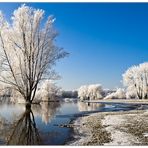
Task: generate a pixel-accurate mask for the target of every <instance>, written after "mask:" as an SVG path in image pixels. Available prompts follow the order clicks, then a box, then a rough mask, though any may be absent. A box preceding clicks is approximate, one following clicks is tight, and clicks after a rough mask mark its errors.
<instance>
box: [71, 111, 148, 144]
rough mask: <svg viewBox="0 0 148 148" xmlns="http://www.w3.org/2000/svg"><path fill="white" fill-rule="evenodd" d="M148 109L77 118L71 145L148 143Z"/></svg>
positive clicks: (103, 113)
mask: <svg viewBox="0 0 148 148" xmlns="http://www.w3.org/2000/svg"><path fill="white" fill-rule="evenodd" d="M147 116H148V110H138V111H137V110H135V111H124V112H123V111H121V112H102V113H101V112H100V113H95V114H92V115H90V116H86V117H80V118H78V119H77V120H75V122H74V124H75V125H79V126H75V127H74V140H73V141H72V142H71V143H70V145H79V146H82V145H148V136H147V135H148V134H147V133H148V126H147V125H148V119H147Z"/></svg>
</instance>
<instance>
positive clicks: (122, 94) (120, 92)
mask: <svg viewBox="0 0 148 148" xmlns="http://www.w3.org/2000/svg"><path fill="white" fill-rule="evenodd" d="M125 98H126V93H125V90H124V89H122V88H118V89H117V90H116V92H113V93H111V94H109V95H107V96H106V97H105V98H104V99H125Z"/></svg>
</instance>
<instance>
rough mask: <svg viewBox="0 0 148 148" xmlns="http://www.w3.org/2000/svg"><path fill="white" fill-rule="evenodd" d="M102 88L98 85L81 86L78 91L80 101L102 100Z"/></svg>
mask: <svg viewBox="0 0 148 148" xmlns="http://www.w3.org/2000/svg"><path fill="white" fill-rule="evenodd" d="M102 92H103V90H102V86H101V85H100V84H92V85H83V86H81V87H80V88H79V89H78V97H79V98H80V100H94V99H99V98H102Z"/></svg>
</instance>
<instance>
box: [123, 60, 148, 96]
mask: <svg viewBox="0 0 148 148" xmlns="http://www.w3.org/2000/svg"><path fill="white" fill-rule="evenodd" d="M123 84H124V86H126V87H127V92H128V96H129V94H131V95H132V96H136V97H138V98H139V99H146V98H148V62H145V63H142V64H139V65H138V66H132V67H130V68H129V69H128V70H127V71H126V72H125V73H124V74H123Z"/></svg>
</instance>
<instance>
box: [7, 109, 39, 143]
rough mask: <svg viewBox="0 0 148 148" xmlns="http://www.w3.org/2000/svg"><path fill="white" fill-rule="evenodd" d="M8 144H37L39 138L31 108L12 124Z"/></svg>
mask: <svg viewBox="0 0 148 148" xmlns="http://www.w3.org/2000/svg"><path fill="white" fill-rule="evenodd" d="M7 144H8V145H39V144H41V138H40V135H39V132H38V129H37V128H36V123H35V119H34V115H33V112H32V110H31V109H30V110H29V109H27V110H26V111H25V113H24V114H23V115H22V116H21V118H20V119H19V120H18V122H17V123H16V125H15V126H14V130H13V132H12V134H11V136H10V138H9V139H8V142H7Z"/></svg>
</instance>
